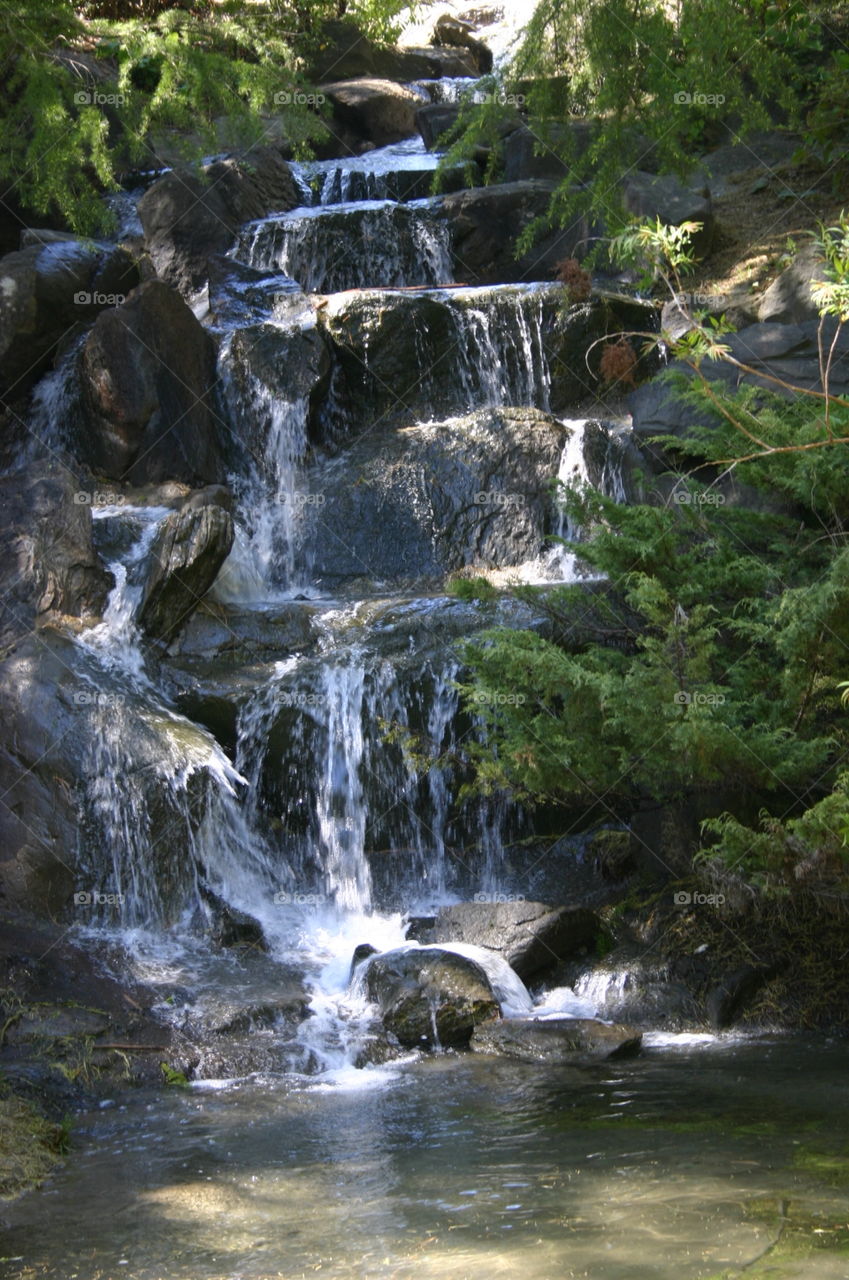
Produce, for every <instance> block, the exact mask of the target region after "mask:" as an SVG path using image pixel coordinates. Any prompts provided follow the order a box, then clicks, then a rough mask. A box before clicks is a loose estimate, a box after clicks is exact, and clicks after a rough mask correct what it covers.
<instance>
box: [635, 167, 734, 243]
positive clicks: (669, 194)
mask: <svg viewBox="0 0 849 1280" xmlns="http://www.w3.org/2000/svg"><path fill="white" fill-rule="evenodd" d="M623 202H624V205H625V209H626V211H627V212H628V213H630V214H633V216H634V217H635V218H648V219H651V220H652V221H654V219H655V218H660V221H661V222H662V223H664V224H666V225H669V226H673V227H677V226H680V224H681V223H682V222H690V221H692V222H700V223H701V224H702V226H701V230H700V231H698V232H696V233H695V235H694V236H693V239H692V245H693V248H694V250H695V252H696V255H697V257H700V258H701V257H704V256H705V254H706V253H708V252H709V251H710V247H711V244H712V243H713V236H714V230H715V224H714V217H713V205H712V202H711V196H710V190H709V189H708V187H707V186H705V185H704V184H703V183H699V184H698V185H697V186H695V187H688V186H686V185H685V184H684V183H683V182H681V181H680V179H678V178H676V177H675V176H674V175H672V174H663V175H662V176H658V175H657V174H652V173H644V172H640V171H637V172H634V173H631V174H629V175H628V177H627V178H626V179H625V183H624V187H623Z"/></svg>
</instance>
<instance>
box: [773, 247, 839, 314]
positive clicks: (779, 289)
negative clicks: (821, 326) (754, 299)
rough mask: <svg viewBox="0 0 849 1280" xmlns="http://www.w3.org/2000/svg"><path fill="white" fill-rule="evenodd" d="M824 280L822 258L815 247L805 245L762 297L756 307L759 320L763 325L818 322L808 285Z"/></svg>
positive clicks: (824, 268) (815, 306) (824, 271)
mask: <svg viewBox="0 0 849 1280" xmlns="http://www.w3.org/2000/svg"><path fill="white" fill-rule="evenodd" d="M825 279H826V265H825V262H824V261H823V258H822V255H821V254H820V252H819V250H818V249H817V247H816V246H815V245H806V246H805V247H804V248H803V249H800V250H799V252H798V253H797V254H796V257H795V258H794V259H793V261H792V262H791V264H790V266H789V267H786V268H785V269H784V271H782V272H781V275H780V276H778V277H777V278H776V279H775V280H773V282H772V284H771V285H770V286H769V288H768V289H767V290H766V292H765V293H764V295H763V297H762V298H761V302H760V306H759V307H758V320H759V321H760V322H761V323H762V324H802V323H804V322H805V321H806V320H818V319H819V311H818V310H817V304H816V303H815V301H814V299H813V296H812V294H811V285H812V284H813V283H814V282H815V281H820V280H825Z"/></svg>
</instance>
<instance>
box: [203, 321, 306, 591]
mask: <svg viewBox="0 0 849 1280" xmlns="http://www.w3.org/2000/svg"><path fill="white" fill-rule="evenodd" d="M219 366H220V369H221V372H222V380H223V383H224V388H225V397H226V399H227V401H228V403H229V405H230V408H231V412H232V414H233V417H234V419H235V420H236V421H237V422H238V423H240V425H241V428H242V435H243V438H244V439H246V440H248V441H256V447H255V448H253V449H251V461H250V463H249V465H248V467H247V470H246V472H245V473H243V474H241V475H237V476H236V477H234V481H233V488H234V492H235V495H236V537H235V540H234V544H233V549H232V551H231V552H230V555H229V556H228V558H227V560H226V562H225V564H224V565H223V566H222V569H221V571H220V573H219V575H218V578H217V580H216V583H215V587H214V592H213V595H214V598H215V599H217V600H221V601H245V602H252V601H258V600H268V599H269V598H271V597H272V596H274V595H275V594H277V592H278V591H279V590H289V591H292V590H298V589H302V588H303V586H304V585H305V580H306V564H305V562H304V560H303V559H302V558H300V553H301V551H302V539H301V532H302V528H303V524H304V518H305V512H306V508H307V507H308V505H309V503H310V502H311V501H312V500H313V499H311V496H310V495H309V493H308V492H307V490H306V488H305V487H304V484H303V483H302V479H301V463H302V462H303V458H304V455H305V453H306V451H307V425H308V418H309V401H308V399H307V398H306V396H301V397H298V398H296V399H292V400H287V399H284V398H282V397H281V396H279V395H277V394H275V392H274V391H272V390H271V388H269V387H268V386H267V385H266V384H265V383H264V382H263V381H262V380H261V379H260V378H259V377H258V376H257V375H256V374H255V373H254V372H253V371H252V370H251V369H249V368H244V367H241V366H240V367H239V369H238V378H237V376H236V371H235V370H234V368H233V357H232V340H231V339H228V340H226V341H225V343H224V345H223V348H222V351H221V355H220V357H219ZM246 419H248V421H246Z"/></svg>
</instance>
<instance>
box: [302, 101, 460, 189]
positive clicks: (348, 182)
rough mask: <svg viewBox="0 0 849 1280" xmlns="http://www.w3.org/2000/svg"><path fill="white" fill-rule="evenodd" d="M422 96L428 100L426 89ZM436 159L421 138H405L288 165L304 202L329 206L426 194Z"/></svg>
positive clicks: (435, 154)
mask: <svg viewBox="0 0 849 1280" xmlns="http://www.w3.org/2000/svg"><path fill="white" fill-rule="evenodd" d="M422 97H423V100H425V101H430V98H429V96H428V95H427V94H426V93H423V94H422ZM439 159H440V155H439V153H438V152H430V151H428V150H427V149H426V148H425V145H424V143H423V142H422V140H421V138H408V139H407V140H405V141H404V142H398V143H395V144H393V145H392V146H388V147H380V148H378V149H377V150H375V151H371V152H367V153H366V154H365V155H362V156H350V157H348V158H347V159H344V160H313V161H309V162H305V163H301V164H296V163H293V164H292V165H291V169H292V172H293V175H294V176H295V179H296V181H297V182H298V185H299V189H300V190H301V192H302V193H303V195H304V205H306V206H315V205H324V206H328V205H339V204H351V203H355V202H357V201H368V200H373V201H374V200H380V201H384V200H411V199H414V198H415V197H416V196H426V195H427V194H428V193H429V189H430V184H431V181H432V179H433V174H434V172H435V170H436V166H437V165H438V163H439Z"/></svg>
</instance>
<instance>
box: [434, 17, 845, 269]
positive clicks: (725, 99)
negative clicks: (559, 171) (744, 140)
mask: <svg viewBox="0 0 849 1280" xmlns="http://www.w3.org/2000/svg"><path fill="white" fill-rule="evenodd" d="M823 7H824V6H819V5H807V6H803V5H799V4H774V3H766V2H765V0H764V2H763V3H761V2H760V0H755V3H749V2H746V3H743V0H741V2H740V3H736V2H735V0H677V3H676V4H675V5H670V4H668V3H666V0H612V2H611V0H540V3H539V4H537V6H536V9H535V11H534V14H533V17H532V18H531V20H530V22H529V23H528V26H527V29H526V31H525V34H524V38H523V40H522V42H521V45H520V46H519V48H518V50H517V52H516V53H515V55H514V57H513V59H512V61H511V62H510V64H509V65H508V66H507V67H506V68H505V69H504V70H503V71H502V72H501V73H500V74H499V75H498V76H495V77H493V79H492V82H491V84H490V85H488V86H487V87H488V90H489V92H488V94H487V95H486V98H487V100H486V101H484V102H481V103H478V104H475V103H474V102H472V101H471V100H470V101H468V102H467V103H466V106H465V108H464V111H463V112H462V114H461V118H460V120H459V122H458V124H457V125H456V127H455V129H454V131H453V134H452V135H450V136H449V137H450V142H451V146H450V149H449V152H448V155H447V157H446V161H445V164H446V165H450V164H456V163H460V162H471V160H472V159H473V158H474V157H475V156H476V155H477V154H479V151H480V148H481V147H484V148H489V149H490V154H489V161H488V165H487V171H486V180H487V181H489V180H493V179H497V177H498V174H499V165H500V136H501V135H502V134H503V132H504V130H505V127H506V126H507V125H508V124H509V125H512V126H513V127H514V126H515V109H514V107H513V106H512V105H511V102H514V101H515V100H516V98H517V95H518V96H519V98H520V100H521V102H522V105H523V107H524V109H526V113H527V114H526V119H527V123H528V124H529V126H530V128H531V129H532V131H533V133H534V135H535V137H536V139H537V145H536V150H537V153H538V154H540V155H542V154H545V153H546V152H551V151H553V152H554V153H555V154H557V155H558V156H559V157H560V159H561V160H562V161H563V162H564V164H565V165H566V167H567V170H568V177H567V178H565V179H564V181H563V182H562V183H561V184H560V185H559V187H558V188H557V190H556V191H555V193H554V195H553V197H552V201H551V205H550V207H549V210H548V213H547V215H546V217H545V219H543V220H542V222H539V221H538V222H535V223H532V224H531V225H530V226H529V227H528V228H527V229H526V231H525V233H524V236H523V238H522V240H521V241H520V248H521V249H524V248H527V247H528V246H529V245H530V243H532V241H533V239H534V238H535V236H536V235H538V234H539V233H540V232H541V231H542V229H543V226H544V225H546V224H550V225H559V226H570V225H573V224H574V225H580V224H581V221H582V220H583V219H587V220H588V221H589V222H590V223H592V222H593V221H594V220H596V219H601V220H603V222H604V223H605V225H606V226H607V227H609V228H611V229H612V230H614V231H615V230H616V228H617V227H618V226H621V225H622V224H623V223H624V222H625V216H624V213H623V210H622V208H621V207H620V206H619V202H618V199H616V198H614V197H613V195H612V193H615V192H617V191H618V190H619V188H620V184H621V178H622V174H623V172H626V171H627V170H628V169H629V168H638V169H645V168H648V167H651V165H650V163H648V158H649V153H651V162H653V163H654V164H655V165H656V166H657V167H658V169H659V171H660V172H676V173H682V174H683V173H685V172H686V171H687V170H688V169H690V168H691V166H692V160H693V155H694V154H698V152H699V151H704V150H707V149H708V148H709V147H710V146H711V145H713V144H714V142H715V141H718V140H720V138H721V140H723V141H724V140H725V139H726V137H727V131H726V130H725V129H724V128H723V127H722V124H721V122H722V121H724V120H733V121H734V131H735V134H737V135H739V136H742V137H745V135H746V134H747V133H748V132H751V131H753V130H756V129H762V128H766V127H771V126H772V124H773V121H774V119H775V117H776V115H778V116H779V117H780V118H782V119H783V120H784V121H785V122H786V123H788V124H789V125H791V126H796V127H799V126H801V125H802V123H803V119H804V115H805V111H806V109H807V106H808V102H809V96H810V94H811V90H812V77H813V78H814V79H816V77H817V75H818V71H817V70H815V68H817V66H818V63H817V54H818V53H819V51H820V49H821V45H822V29H821V25H820V22H819V15H818V12H817V11H818V10H819V9H820V8H823ZM838 83H839V77H838V76H837V75H836V74H835V75H833V76H832V79H831V81H830V82H829V84H830V85H831V86H832V87H834V88H835V90H836V89H837V85H838ZM820 87H822V86H820ZM843 100H844V102H845V85H843ZM837 114H838V111H837V109H834V115H835V119H836V117H837ZM588 117H592V120H591V122H588V120H587V118H588ZM841 118H845V113H844V114H843V116H842V117H841ZM841 136H842V135H841Z"/></svg>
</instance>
